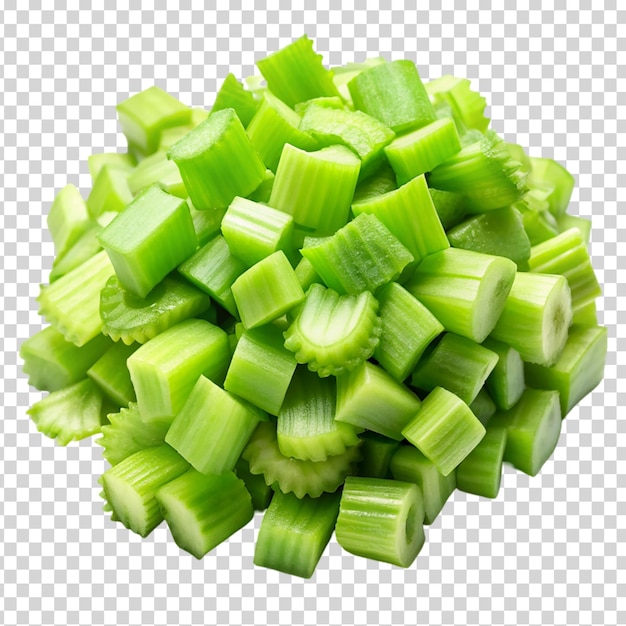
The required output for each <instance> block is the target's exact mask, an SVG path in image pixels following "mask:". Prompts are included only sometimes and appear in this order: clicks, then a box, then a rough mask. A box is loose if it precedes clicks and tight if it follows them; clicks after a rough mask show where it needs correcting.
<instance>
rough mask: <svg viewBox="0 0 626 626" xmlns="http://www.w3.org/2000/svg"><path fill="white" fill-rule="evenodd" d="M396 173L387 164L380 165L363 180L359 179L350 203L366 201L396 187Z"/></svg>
mask: <svg viewBox="0 0 626 626" xmlns="http://www.w3.org/2000/svg"><path fill="white" fill-rule="evenodd" d="M397 188H398V185H397V184H396V175H395V173H394V171H393V170H392V169H391V167H390V166H389V164H388V163H387V164H385V163H384V164H383V165H381V166H380V167H379V168H378V170H376V172H375V173H374V174H372V175H371V176H368V177H367V178H366V179H365V180H361V181H359V183H358V184H357V186H356V189H355V190H354V197H353V198H352V205H355V204H362V203H366V202H367V201H368V200H373V199H374V198H376V197H377V196H381V195H383V194H385V193H389V192H390V191H393V190H394V189H397Z"/></svg>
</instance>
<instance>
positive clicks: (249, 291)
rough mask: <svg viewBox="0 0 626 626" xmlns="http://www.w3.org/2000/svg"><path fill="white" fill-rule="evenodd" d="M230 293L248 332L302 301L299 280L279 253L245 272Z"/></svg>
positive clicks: (271, 255) (276, 317)
mask: <svg viewBox="0 0 626 626" xmlns="http://www.w3.org/2000/svg"><path fill="white" fill-rule="evenodd" d="M231 290H232V294H233V297H234V299H235V304H236V305H237V311H238V312H239V315H240V316H241V321H242V322H243V325H244V326H245V327H246V328H247V329H250V328H256V327H257V326H262V325H263V324H267V323H268V322H271V321H272V320H275V319H278V318H279V317H281V316H282V315H284V314H285V313H287V312H288V311H289V310H290V309H292V308H293V307H295V306H297V305H298V304H300V302H302V301H303V300H304V291H302V287H301V286H300V282H299V281H298V277H297V276H296V273H295V272H294V270H293V268H292V267H291V264H290V263H289V260H288V259H287V257H286V256H285V253H284V252H283V251H282V250H278V251H277V252H274V253H273V254H270V255H269V256H267V257H265V258H264V259H262V260H261V261H259V262H258V263H256V264H255V265H253V266H252V267H251V268H249V269H247V270H246V271H245V272H244V273H243V274H241V275H240V276H239V277H238V278H237V279H236V280H235V282H234V283H233V284H232V286H231Z"/></svg>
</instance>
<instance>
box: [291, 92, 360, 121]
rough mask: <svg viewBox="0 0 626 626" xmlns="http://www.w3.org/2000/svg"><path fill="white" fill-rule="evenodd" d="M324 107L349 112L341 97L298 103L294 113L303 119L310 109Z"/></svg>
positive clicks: (321, 97)
mask: <svg viewBox="0 0 626 626" xmlns="http://www.w3.org/2000/svg"><path fill="white" fill-rule="evenodd" d="M318 106H320V107H324V108H326V109H341V110H343V111H347V110H349V107H346V105H345V103H344V101H343V99H342V98H341V96H319V97H318V98H311V99H310V100H305V101H304V102H298V103H297V104H296V105H295V106H294V107H293V108H294V111H295V112H296V113H297V114H298V115H299V116H300V117H302V116H303V115H304V114H305V113H306V111H307V109H308V108H309V107H318Z"/></svg>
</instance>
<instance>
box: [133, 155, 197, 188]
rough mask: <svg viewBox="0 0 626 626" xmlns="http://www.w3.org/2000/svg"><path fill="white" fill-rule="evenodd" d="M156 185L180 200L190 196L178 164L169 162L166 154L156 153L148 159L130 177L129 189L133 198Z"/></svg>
mask: <svg viewBox="0 0 626 626" xmlns="http://www.w3.org/2000/svg"><path fill="white" fill-rule="evenodd" d="M154 183H158V185H159V186H160V187H161V189H163V191H167V193H171V194H172V195H173V196H177V197H178V198H183V199H184V198H186V197H187V196H188V195H189V194H188V193H187V188H186V187H185V184H184V183H183V179H182V178H181V175H180V172H179V171H178V168H177V167H176V164H175V163H173V162H172V161H168V160H167V158H166V156H165V152H155V153H154V154H151V155H150V156H148V157H146V158H145V159H143V161H141V163H139V165H137V167H136V168H135V169H134V170H133V171H132V172H131V173H130V174H129V176H128V188H129V189H130V191H131V193H132V194H133V196H136V195H137V194H138V193H140V192H141V191H143V190H144V189H145V188H146V187H149V186H150V185H153V184H154Z"/></svg>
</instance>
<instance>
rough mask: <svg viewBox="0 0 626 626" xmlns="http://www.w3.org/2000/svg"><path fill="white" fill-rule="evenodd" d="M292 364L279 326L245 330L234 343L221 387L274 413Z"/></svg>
mask: <svg viewBox="0 0 626 626" xmlns="http://www.w3.org/2000/svg"><path fill="white" fill-rule="evenodd" d="M296 365H297V363H296V359H295V357H294V355H293V354H292V353H291V352H289V350H287V348H285V346H284V345H283V333H282V330H281V329H280V328H279V327H277V326H274V325H272V324H268V325H266V326H262V327H261V328H255V329H254V330H246V331H245V332H244V333H243V334H242V335H241V337H240V338H239V341H238V342H237V347H236V348H235V352H234V354H233V357H232V360H231V362H230V366H229V368H228V372H227V374H226V380H225V381H224V389H226V390H227V391H230V392H231V393H232V394H234V395H237V396H240V397H241V398H244V399H246V400H248V401H249V402H252V403H253V404H254V405H255V406H258V407H259V408H260V409H262V410H264V411H267V412H268V413H271V414H272V415H278V412H279V411H280V407H281V405H282V403H283V400H284V399H285V394H286V393H287V389H288V387H289V384H290V382H291V378H292V376H293V373H294V371H295V369H296Z"/></svg>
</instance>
